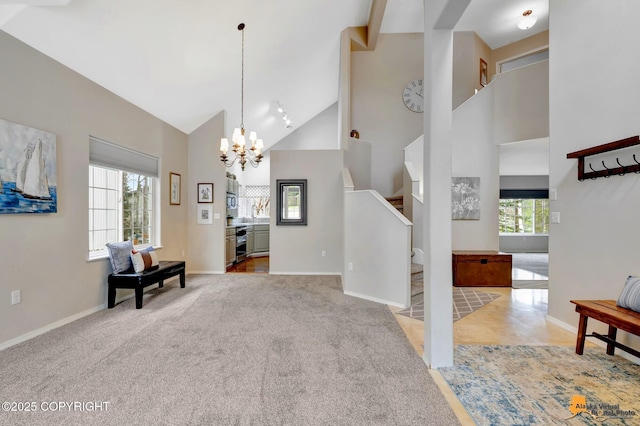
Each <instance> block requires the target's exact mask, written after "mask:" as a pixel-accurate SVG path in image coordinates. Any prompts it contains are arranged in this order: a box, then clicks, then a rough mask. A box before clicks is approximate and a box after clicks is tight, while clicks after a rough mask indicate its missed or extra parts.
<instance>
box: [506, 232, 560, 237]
mask: <svg viewBox="0 0 640 426" xmlns="http://www.w3.org/2000/svg"><path fill="white" fill-rule="evenodd" d="M498 235H499V236H500V237H548V236H549V234H530V233H526V232H510V233H507V232H500V233H499V234H498Z"/></svg>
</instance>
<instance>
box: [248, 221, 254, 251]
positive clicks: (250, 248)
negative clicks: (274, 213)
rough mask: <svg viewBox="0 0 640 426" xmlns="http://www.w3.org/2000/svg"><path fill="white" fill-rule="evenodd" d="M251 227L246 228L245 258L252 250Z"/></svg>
mask: <svg viewBox="0 0 640 426" xmlns="http://www.w3.org/2000/svg"><path fill="white" fill-rule="evenodd" d="M253 241H254V240H253V226H248V227H247V256H250V255H251V254H252V253H253V252H254V251H255V250H254V244H253Z"/></svg>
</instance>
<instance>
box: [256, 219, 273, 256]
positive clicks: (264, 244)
mask: <svg viewBox="0 0 640 426" xmlns="http://www.w3.org/2000/svg"><path fill="white" fill-rule="evenodd" d="M253 251H254V252H255V253H263V252H268V251H269V225H254V226H253Z"/></svg>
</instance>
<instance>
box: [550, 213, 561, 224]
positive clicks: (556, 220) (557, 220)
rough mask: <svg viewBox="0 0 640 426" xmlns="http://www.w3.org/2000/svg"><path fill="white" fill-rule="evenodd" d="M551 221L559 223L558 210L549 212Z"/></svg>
mask: <svg viewBox="0 0 640 426" xmlns="http://www.w3.org/2000/svg"><path fill="white" fill-rule="evenodd" d="M551 223H560V212H551Z"/></svg>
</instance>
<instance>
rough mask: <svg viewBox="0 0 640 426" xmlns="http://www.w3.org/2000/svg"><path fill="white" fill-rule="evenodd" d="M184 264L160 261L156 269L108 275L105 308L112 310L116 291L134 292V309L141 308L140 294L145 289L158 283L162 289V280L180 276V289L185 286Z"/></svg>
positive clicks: (181, 262) (182, 262)
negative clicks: (132, 290)
mask: <svg viewBox="0 0 640 426" xmlns="http://www.w3.org/2000/svg"><path fill="white" fill-rule="evenodd" d="M184 269H185V262H184V261H161V262H160V264H159V265H158V267H156V268H154V269H152V270H149V271H144V272H133V270H131V271H125V272H121V273H119V274H109V279H108V283H109V290H108V294H107V307H108V308H109V309H111V308H113V307H114V306H115V304H116V289H117V288H130V289H134V290H135V292H136V309H141V308H142V293H143V290H144V288H145V287H147V286H150V285H152V284H155V283H158V287H160V288H162V286H163V285H164V280H166V279H167V278H171V277H173V276H176V275H180V287H181V288H184V286H185V272H184Z"/></svg>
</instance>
